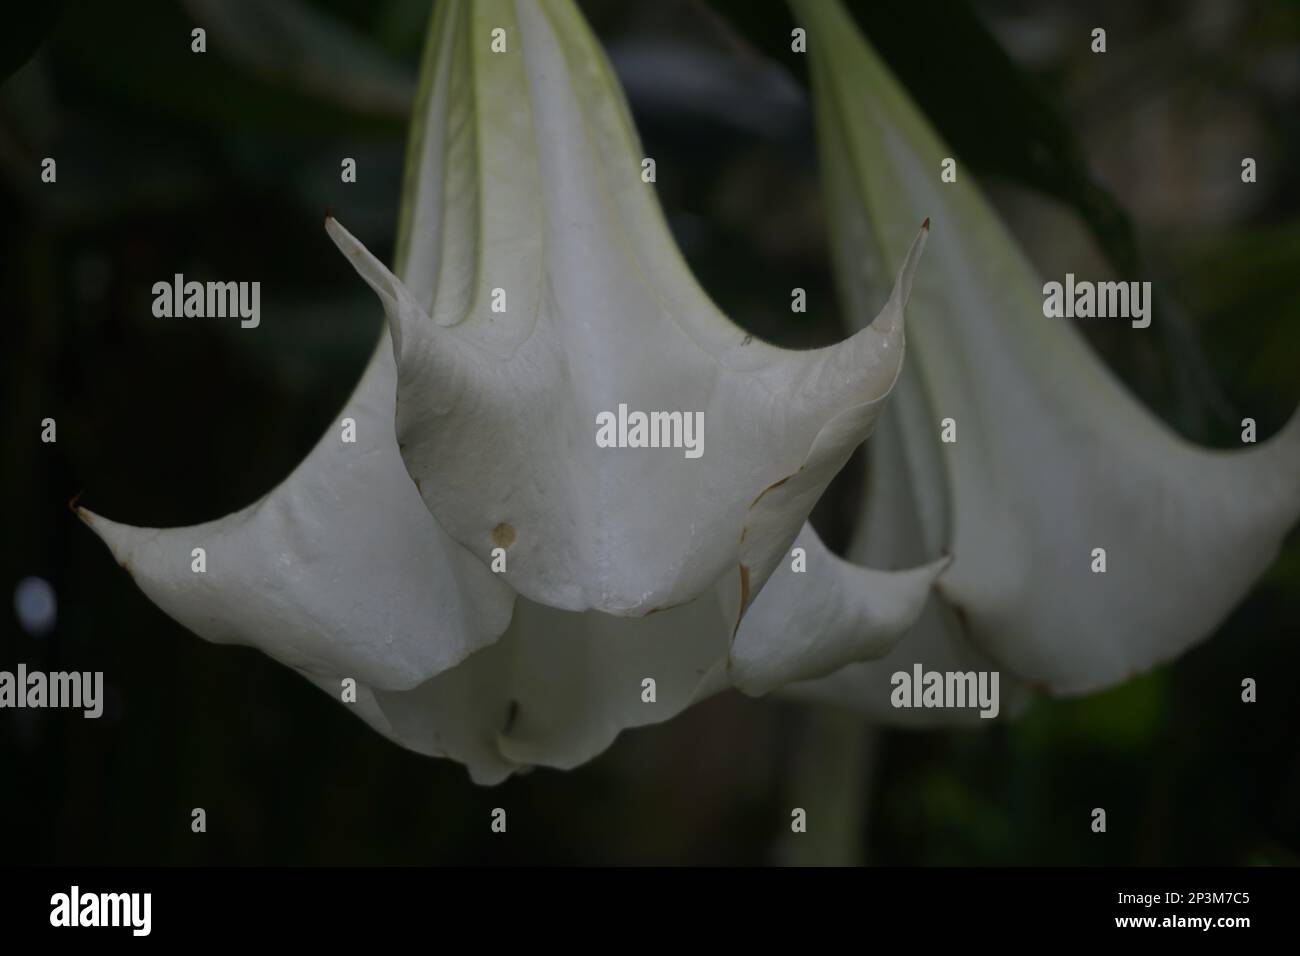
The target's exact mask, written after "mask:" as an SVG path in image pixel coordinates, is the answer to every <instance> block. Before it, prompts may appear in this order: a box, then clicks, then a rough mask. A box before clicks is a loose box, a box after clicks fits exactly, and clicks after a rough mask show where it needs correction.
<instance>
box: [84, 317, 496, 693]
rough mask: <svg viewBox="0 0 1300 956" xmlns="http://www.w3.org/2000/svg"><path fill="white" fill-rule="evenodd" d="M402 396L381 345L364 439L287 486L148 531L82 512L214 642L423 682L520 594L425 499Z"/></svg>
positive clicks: (313, 666)
mask: <svg viewBox="0 0 1300 956" xmlns="http://www.w3.org/2000/svg"><path fill="white" fill-rule="evenodd" d="M392 396H393V364H392V355H391V349H389V348H388V347H387V344H386V343H381V348H380V349H379V350H378V351H377V352H376V354H375V357H374V359H373V360H372V362H371V364H370V367H369V368H368V369H367V371H366V374H365V375H364V376H363V378H362V380H361V382H360V384H359V385H358V386H357V390H356V392H355V393H354V394H353V395H352V397H351V399H349V401H348V403H347V404H346V405H345V406H344V409H343V411H342V413H341V414H340V416H339V417H340V419H342V418H343V417H350V418H353V419H355V421H356V438H357V440H356V442H355V443H345V442H343V441H341V440H340V431H339V430H338V429H335V428H331V429H330V430H329V431H328V432H326V434H325V435H324V437H322V438H321V440H320V441H319V442H318V443H317V445H316V447H315V448H314V449H313V450H312V452H311V453H310V454H309V455H308V456H307V458H306V459H304V460H303V462H302V464H300V465H299V466H298V467H297V468H296V469H295V470H294V472H293V474H292V475H290V476H289V478H288V479H286V480H285V481H284V482H283V483H282V484H281V485H279V486H278V487H277V488H276V489H275V490H274V491H272V492H271V493H270V494H268V495H267V496H266V497H265V498H262V499H261V500H260V501H258V502H256V503H255V504H253V505H250V506H249V507H247V508H244V509H243V510H241V511H237V512H235V513H234V514H231V515H227V516H226V517H224V518H221V519H219V520H216V521H210V522H207V523H205V524H200V525H194V526H192V527H187V528H167V529H159V528H136V527H132V526H130V525H124V524H119V523H117V522H115V521H110V520H108V519H107V518H104V517H101V516H99V515H96V514H94V513H92V512H90V511H88V510H86V509H84V508H78V509H77V511H78V513H79V514H80V515H81V517H82V519H83V520H84V521H85V522H86V523H87V524H88V525H89V526H90V527H91V529H92V530H93V531H95V533H97V534H98V535H99V536H100V537H101V538H102V539H103V540H104V542H105V543H106V544H107V545H108V546H109V548H110V549H111V550H112V552H113V555H114V557H116V558H117V560H118V563H120V564H121V565H122V566H123V567H125V568H126V569H127V570H128V571H129V572H130V573H131V576H132V577H133V578H134V579H135V581H136V583H137V584H139V586H140V588H141V590H143V591H144V592H145V594H147V595H148V596H149V598H150V599H151V600H152V601H153V602H154V603H155V604H157V605H158V606H159V607H160V608H162V609H163V610H164V611H166V612H167V613H168V614H169V615H170V616H171V617H173V618H174V619H176V620H177V621H178V622H180V623H181V624H183V625H185V626H186V627H187V628H189V629H190V630H192V631H193V632H194V633H196V634H198V635H199V636H200V637H203V638H204V639H206V640H209V641H213V642H214V643H218V644H250V645H252V646H254V647H257V648H259V649H261V650H263V651H265V652H266V653H267V654H269V655H271V656H272V657H274V658H276V659H277V660H279V661H281V662H282V663H285V664H288V665H290V666H292V667H295V668H298V669H299V670H303V671H306V672H308V673H312V674H318V675H328V676H333V675H338V676H342V677H353V678H355V679H357V680H359V681H361V682H363V683H365V684H368V685H373V686H375V687H386V688H399V689H400V688H409V687H413V686H415V685H417V684H419V683H421V682H423V681H425V680H427V679H428V678H429V677H430V676H432V675H433V674H436V673H438V672H440V671H443V670H446V669H447V668H449V667H452V666H453V665H455V664H457V663H459V662H460V661H462V660H463V659H464V658H465V657H467V656H468V655H469V654H470V653H472V652H473V651H474V650H476V649H478V648H479V647H482V646H484V645H486V644H488V643H491V642H492V641H493V640H495V639H496V637H497V636H498V635H499V634H501V632H502V631H503V630H504V629H505V627H506V625H507V623H508V622H509V620H510V612H511V604H512V602H513V599H514V595H513V594H512V593H511V591H510V589H509V588H508V587H506V585H505V584H504V582H502V581H501V580H500V579H499V578H498V576H496V575H494V574H492V572H491V571H489V570H488V569H487V568H486V567H484V566H483V564H482V563H481V562H479V561H478V560H477V559H476V558H475V557H474V556H473V555H470V554H469V553H468V552H466V551H465V549H463V548H462V547H460V545H458V544H456V543H455V542H454V541H452V540H451V539H450V538H448V537H447V536H446V535H445V534H444V533H443V532H442V531H441V529H439V528H438V525H437V522H435V521H434V520H433V518H432V517H430V515H429V512H428V510H427V509H426V508H425V507H424V506H423V504H421V502H420V498H419V495H418V493H417V492H416V490H415V488H414V486H413V485H412V484H411V480H410V477H409V476H408V475H407V474H406V470H405V469H404V468H403V467H402V462H401V459H400V458H399V457H398V455H397V446H396V444H395V443H394V441H393V435H392V427H391V421H390V405H391V402H392ZM195 548H202V549H204V552H205V555H204V561H205V570H204V571H202V572H197V571H195V570H193V562H194V559H193V557H192V551H193V549H195Z"/></svg>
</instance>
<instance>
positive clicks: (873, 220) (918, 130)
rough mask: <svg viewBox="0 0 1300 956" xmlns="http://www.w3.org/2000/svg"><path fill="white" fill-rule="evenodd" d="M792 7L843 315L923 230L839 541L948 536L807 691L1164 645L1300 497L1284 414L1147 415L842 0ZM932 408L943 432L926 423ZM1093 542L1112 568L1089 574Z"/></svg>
mask: <svg viewBox="0 0 1300 956" xmlns="http://www.w3.org/2000/svg"><path fill="white" fill-rule="evenodd" d="M792 7H793V9H794V11H795V13H796V16H797V17H798V19H799V22H800V24H801V25H802V26H804V27H805V28H806V29H807V31H808V46H809V51H810V55H811V58H812V60H811V70H812V76H813V91H814V98H815V101H816V104H817V123H818V132H819V137H820V141H821V147H822V162H823V179H824V181H825V183H826V189H827V190H828V191H829V194H830V195H831V196H832V197H833V201H832V202H830V203H829V204H828V205H829V208H830V209H831V211H832V215H833V217H834V222H833V229H834V234H835V236H836V241H835V242H834V243H833V246H834V248H835V250H836V254H837V262H836V266H837V273H838V277H839V280H840V285H841V293H842V296H843V298H844V300H845V303H846V306H847V312H848V314H850V315H852V316H854V317H855V318H860V317H862V316H864V315H867V314H869V313H868V312H867V311H866V308H867V305H868V303H869V301H870V299H871V297H872V296H873V295H878V294H879V290H880V288H881V286H882V284H883V282H886V281H887V279H886V277H887V276H888V275H889V274H890V273H891V272H892V269H893V268H895V267H896V266H897V258H898V257H897V255H896V253H895V252H894V251H893V250H892V249H891V248H890V247H889V243H888V242H885V241H881V240H882V238H883V237H888V236H890V235H892V234H893V233H894V232H895V231H896V230H897V229H898V228H899V226H900V225H901V224H903V223H905V222H907V221H909V220H910V219H911V217H913V216H914V215H916V214H917V211H918V210H920V209H924V210H926V211H927V213H931V212H932V214H933V219H934V223H935V227H936V233H935V237H934V240H933V245H932V247H931V249H930V250H929V253H928V254H929V256H931V257H933V260H937V261H936V263H935V264H936V265H937V268H935V269H933V270H932V271H927V273H926V275H925V276H924V277H923V278H920V279H918V281H917V285H916V289H915V293H914V295H913V298H912V302H911V304H910V306H909V313H910V315H909V320H908V321H909V328H908V338H909V353H908V366H907V368H906V369H905V370H904V372H903V374H902V376H901V378H900V381H899V384H898V388H897V389H896V392H895V396H894V398H893V400H892V402H891V405H890V408H889V410H888V412H887V414H886V415H885V417H884V419H883V420H882V422H881V426H880V428H879V429H878V432H877V434H876V435H875V437H874V439H873V440H872V442H871V443H870V445H869V450H870V469H871V471H870V479H869V481H868V485H867V495H866V500H865V502H864V507H863V513H862V522H861V527H860V529H859V537H858V540H857V541H856V543H855V544H854V546H853V548H852V550H851V556H852V557H854V558H855V559H857V560H860V561H863V562H865V563H870V564H872V565H874V566H877V567H906V566H910V565H912V564H915V563H917V562H918V561H921V560H924V559H925V558H926V557H934V556H935V555H938V554H940V553H944V552H947V553H951V555H952V557H953V563H952V565H951V567H950V568H948V569H947V570H946V571H945V572H944V573H943V574H942V576H941V577H940V579H939V582H938V584H937V585H936V589H935V594H936V596H935V597H934V599H933V601H932V603H931V606H930V607H928V608H927V609H926V611H925V612H924V614H923V616H922V618H921V620H920V622H919V624H918V628H917V631H916V633H914V634H912V635H909V637H908V638H907V639H906V640H905V641H903V642H901V643H900V644H899V645H898V646H897V647H896V648H895V649H894V651H893V652H892V653H891V654H890V655H889V656H887V657H885V658H883V659H882V660H880V661H876V662H872V663H866V664H855V665H851V666H850V667H848V668H846V669H845V670H844V671H843V672H841V673H839V674H837V675H835V676H834V677H833V678H832V679H831V680H829V681H826V682H822V683H820V684H818V685H815V686H814V687H813V688H812V690H811V692H812V693H814V694H817V695H822V696H830V697H833V698H834V699H836V700H839V701H842V702H846V703H852V704H855V705H857V706H860V707H865V708H867V709H868V710H870V711H872V712H873V713H875V714H877V715H879V716H883V717H886V718H891V719H897V718H900V717H903V716H904V715H903V714H902V712H899V711H893V710H892V709H891V708H890V707H889V706H888V704H887V701H888V696H889V691H890V687H889V679H890V674H891V673H893V672H894V671H896V670H907V669H910V667H911V664H912V662H914V661H921V662H923V663H924V665H925V666H926V667H928V668H934V669H941V670H971V669H989V668H990V667H991V668H993V669H1000V670H1001V672H1002V675H1003V688H1004V692H1005V690H1006V688H1007V686H1008V684H1009V683H1010V682H1011V679H1012V678H1016V679H1018V680H1019V681H1020V682H1021V683H1022V684H1023V685H1024V686H1027V687H1031V688H1034V689H1044V690H1047V691H1050V692H1053V693H1058V694H1077V693H1085V692H1089V691H1093V690H1097V689H1100V688H1104V687H1106V686H1109V685H1112V684H1115V683H1117V682H1120V681H1123V680H1124V679H1126V678H1128V677H1129V676H1131V675H1133V674H1136V673H1139V672H1142V671H1145V670H1147V669H1149V668H1151V667H1153V666H1155V665H1157V664H1159V663H1161V662H1164V661H1167V660H1170V659H1172V658H1174V657H1176V656H1177V655H1179V654H1180V653H1182V652H1183V651H1185V650H1186V649H1187V648H1189V647H1190V646H1192V645H1193V644H1195V643H1196V642H1197V641H1199V640H1201V639H1203V638H1205V637H1206V636H1208V635H1209V634H1210V633H1211V632H1212V631H1213V630H1214V629H1215V628H1216V627H1217V626H1218V624H1219V623H1220V622H1221V621H1222V620H1223V618H1224V617H1225V616H1226V615H1227V614H1228V612H1229V611H1230V610H1231V609H1232V607H1233V606H1234V605H1235V604H1236V603H1237V602H1238V601H1239V600H1240V599H1241V598H1242V597H1243V596H1244V595H1245V593H1246V592H1247V590H1248V589H1249V588H1250V587H1251V585H1252V584H1253V583H1254V582H1255V580H1256V579H1257V578H1258V577H1259V575H1260V574H1261V573H1262V572H1263V571H1264V569H1265V568H1266V567H1267V566H1268V565H1269V564H1270V562H1271V561H1272V560H1273V558H1274V557H1275V555H1276V553H1277V551H1278V548H1279V545H1280V542H1281V540H1282V538H1283V536H1284V535H1285V534H1286V532H1287V530H1288V528H1289V527H1290V526H1291V525H1292V524H1293V523H1294V522H1295V520H1296V517H1297V515H1298V514H1300V414H1297V415H1295V416H1293V417H1292V419H1291V421H1290V422H1289V423H1288V424H1287V425H1286V426H1285V427H1284V428H1283V429H1282V431H1281V432H1280V433H1279V434H1278V435H1276V436H1275V437H1274V438H1273V439H1272V440H1271V441H1269V442H1267V443H1265V444H1262V445H1260V446H1259V447H1258V448H1255V449H1252V450H1249V451H1233V452H1228V451H1217V450H1208V449H1203V448H1199V447H1196V446H1194V445H1192V444H1190V443H1188V442H1187V441H1185V440H1183V439H1182V438H1180V437H1179V436H1178V435H1176V434H1174V433H1173V432H1172V431H1171V430H1170V429H1169V428H1168V427H1166V426H1165V425H1164V424H1163V423H1162V422H1160V421H1158V420H1157V419H1156V418H1154V417H1153V416H1152V415H1150V414H1149V413H1148V412H1147V411H1146V410H1145V409H1143V408H1142V407H1141V406H1140V405H1139V404H1138V402H1137V401H1136V400H1135V399H1134V398H1133V397H1132V396H1131V395H1130V394H1129V393H1128V392H1127V391H1126V390H1125V389H1124V387H1123V386H1122V385H1121V383H1120V382H1119V381H1118V380H1117V379H1116V378H1115V376H1114V375H1113V374H1112V373H1111V372H1110V371H1109V370H1108V369H1107V368H1106V367H1105V366H1104V365H1103V364H1102V363H1101V362H1100V361H1099V360H1098V359H1097V357H1096V356H1095V355H1094V354H1093V353H1092V351H1091V350H1090V349H1089V348H1088V346H1087V344H1086V343H1085V342H1084V341H1083V339H1082V337H1081V336H1080V335H1079V334H1078V332H1077V331H1076V330H1075V329H1074V328H1073V327H1071V326H1070V325H1069V324H1068V323H1067V322H1066V321H1065V320H1063V319H1058V318H1046V317H1044V314H1043V298H1042V292H1041V290H1042V281H1041V280H1040V278H1039V277H1038V276H1037V275H1036V274H1035V272H1034V269H1033V268H1032V267H1031V266H1030V264H1029V262H1028V261H1027V259H1026V258H1025V256H1024V254H1023V253H1022V251H1021V250H1020V248H1019V246H1018V245H1017V243H1016V241H1015V240H1014V238H1013V237H1012V236H1011V235H1010V234H1009V232H1008V231H1007V229H1006V227H1005V226H1004V225H1003V224H1002V223H1001V221H1000V220H999V218H998V216H997V215H996V213H995V212H994V211H993V210H992V209H991V208H990V206H989V205H988V203H987V202H986V201H985V199H984V198H983V196H982V195H981V194H980V192H979V190H978V189H977V188H976V187H975V186H974V185H973V184H972V182H971V180H970V179H969V177H961V178H959V180H958V181H957V182H947V183H945V182H941V181H940V177H939V169H940V162H941V160H942V159H943V157H946V156H951V155H952V151H951V150H950V149H949V148H948V147H947V146H945V145H944V144H943V143H942V142H941V140H940V139H939V138H938V136H937V135H936V134H935V133H934V131H933V130H932V129H931V128H930V126H929V124H928V123H927V122H926V121H925V119H924V117H923V116H922V114H921V113H920V111H919V110H918V109H917V108H916V106H915V105H914V104H913V103H912V102H911V100H910V99H909V98H908V96H907V94H906V93H905V91H904V90H903V89H902V88H901V87H900V86H899V84H898V83H897V82H896V81H895V79H894V77H893V76H892V75H891V74H890V73H889V71H888V69H887V68H886V67H885V66H884V64H883V63H882V62H881V61H880V60H879V59H878V58H877V56H876V54H875V53H874V52H873V51H872V50H871V48H870V46H869V45H868V43H867V41H866V40H865V38H864V37H863V36H862V35H861V34H860V33H859V32H858V30H857V28H856V26H855V25H854V23H853V21H852V19H851V18H850V17H849V16H848V15H847V14H846V13H845V11H844V9H843V7H842V6H841V5H840V4H839V3H837V2H834V0H792ZM1132 334H1142V333H1141V332H1134V333H1132ZM945 418H952V419H954V421H955V423H956V427H957V435H956V437H957V440H956V441H955V442H954V443H945V442H942V441H941V440H940V429H941V423H942V421H943V420H944V419H945ZM1097 548H1104V549H1105V552H1106V556H1107V567H1106V571H1105V573H1093V561H1094V557H1093V551H1094V549H1097ZM800 690H801V691H804V690H808V688H801V689H800ZM913 716H915V715H913ZM943 716H946V715H943Z"/></svg>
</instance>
